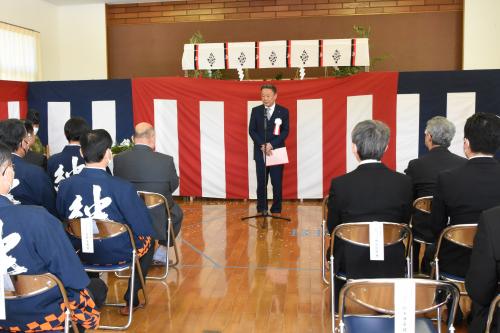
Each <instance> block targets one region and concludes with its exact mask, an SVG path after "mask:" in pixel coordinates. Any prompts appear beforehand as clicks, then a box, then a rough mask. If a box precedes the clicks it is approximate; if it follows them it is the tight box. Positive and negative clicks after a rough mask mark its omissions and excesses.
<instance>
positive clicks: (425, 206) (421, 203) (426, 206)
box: [410, 195, 433, 276]
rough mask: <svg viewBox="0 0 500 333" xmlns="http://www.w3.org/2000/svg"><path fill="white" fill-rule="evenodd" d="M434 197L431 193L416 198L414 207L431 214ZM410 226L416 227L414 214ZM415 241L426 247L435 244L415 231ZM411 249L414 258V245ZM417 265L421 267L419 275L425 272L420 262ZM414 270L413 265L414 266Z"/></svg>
mask: <svg viewBox="0 0 500 333" xmlns="http://www.w3.org/2000/svg"><path fill="white" fill-rule="evenodd" d="M432 198H433V197H432V195H431V196H426V197H420V198H417V199H415V201H413V208H415V209H416V210H418V211H419V212H421V213H423V214H426V215H430V214H431V210H432ZM410 227H411V230H412V231H413V228H414V227H415V222H414V221H413V216H412V219H411V221H410ZM413 241H414V242H416V243H419V244H420V246H422V247H424V248H426V247H427V246H431V245H432V244H433V243H430V242H427V241H425V240H424V239H422V238H420V237H418V236H415V233H413ZM411 251H412V258H413V247H412V249H411ZM412 263H413V261H412ZM417 265H418V268H419V271H418V274H419V276H422V275H423V274H422V272H421V270H420V262H417ZM412 266H413V265H412ZM412 271H413V267H412Z"/></svg>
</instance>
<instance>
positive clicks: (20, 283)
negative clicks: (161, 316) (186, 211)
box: [5, 191, 179, 333]
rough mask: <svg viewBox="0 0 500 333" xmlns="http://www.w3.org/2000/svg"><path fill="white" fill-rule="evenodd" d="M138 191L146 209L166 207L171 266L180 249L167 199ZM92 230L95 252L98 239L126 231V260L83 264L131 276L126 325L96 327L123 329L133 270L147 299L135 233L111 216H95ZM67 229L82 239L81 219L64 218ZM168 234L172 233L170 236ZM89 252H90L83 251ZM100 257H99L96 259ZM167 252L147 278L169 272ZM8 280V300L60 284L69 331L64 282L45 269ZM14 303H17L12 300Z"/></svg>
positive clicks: (38, 293)
mask: <svg viewBox="0 0 500 333" xmlns="http://www.w3.org/2000/svg"><path fill="white" fill-rule="evenodd" d="M138 195H139V196H140V197H141V198H142V199H143V200H144V202H145V204H146V206H147V207H148V209H153V208H155V207H158V206H161V205H163V206H164V207H165V210H166V217H167V228H168V230H169V232H168V233H167V244H171V242H172V244H173V247H174V253H175V257H176V258H175V261H174V263H172V264H171V265H172V266H175V265H177V264H178V262H179V252H178V248H177V243H176V241H175V237H173V236H171V235H173V232H174V231H173V223H172V219H171V215H170V209H169V207H168V203H167V200H166V198H165V197H164V196H162V195H161V194H158V193H152V192H144V191H139V192H138ZM93 222H94V223H95V224H94V229H95V230H94V234H93V239H92V241H93V247H94V253H99V252H101V253H102V251H105V249H100V248H99V247H100V246H101V243H102V241H103V240H106V239H110V240H111V239H112V238H114V237H119V236H120V235H127V236H124V237H128V239H129V240H130V242H129V246H130V247H129V249H127V251H128V250H129V251H130V257H129V258H128V259H127V260H124V261H123V262H121V263H119V264H109V263H106V264H95V263H92V264H83V267H84V269H85V271H86V272H88V273H115V275H116V276H117V277H119V278H131V286H130V301H129V309H128V318H127V322H126V323H125V325H122V326H117V325H100V326H99V329H110V330H126V329H128V328H129V327H130V325H131V323H132V318H133V304H134V299H133V297H134V295H133V290H134V283H135V282H134V281H135V276H136V274H138V275H139V281H140V283H141V286H142V290H143V296H144V305H145V304H146V303H147V293H146V283H145V279H144V278H143V274H142V270H141V266H140V264H139V257H138V251H137V248H136V246H135V241H134V235H133V233H132V230H131V229H130V227H129V226H128V225H126V224H123V223H119V222H116V221H111V220H94V221H93ZM65 224H66V231H67V233H68V234H69V235H72V236H73V237H75V238H77V239H82V220H81V219H73V220H70V221H66V222H65ZM170 237H173V238H172V239H170ZM86 255H89V254H86ZM90 255H92V254H90ZM96 261H97V262H98V261H99V260H98V259H97V260H96ZM171 265H170V264H169V256H168V251H167V257H166V263H165V264H164V271H163V272H162V274H161V275H160V276H148V277H146V279H147V280H160V281H163V280H165V279H166V278H167V275H168V273H169V267H170V266H171ZM128 270H129V271H130V275H122V274H121V273H123V272H125V271H128ZM11 280H12V282H13V285H14V291H5V300H6V301H7V302H16V301H19V300H23V299H26V298H29V297H38V296H43V295H42V294H44V293H46V292H49V291H51V290H52V289H53V288H56V287H59V290H60V293H61V297H62V300H63V303H64V304H65V309H66V310H65V326H64V332H68V330H69V327H70V323H71V318H72V315H73V314H72V313H71V310H70V306H69V301H68V297H67V294H66V291H65V289H64V286H63V284H62V283H61V282H60V281H59V279H58V278H57V277H56V276H54V275H53V274H50V273H47V274H42V275H18V276H12V277H11ZM13 304H16V303H13ZM105 305H107V306H120V307H122V306H125V305H126V304H125V303H106V304H105ZM71 326H72V328H73V331H74V332H76V333H78V328H77V327H76V325H75V324H74V323H73V324H71Z"/></svg>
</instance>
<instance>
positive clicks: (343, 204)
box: [328, 163, 412, 278]
mask: <svg viewBox="0 0 500 333" xmlns="http://www.w3.org/2000/svg"><path fill="white" fill-rule="evenodd" d="M411 201H412V192H411V180H410V178H409V177H408V176H405V175H403V174H400V173H397V172H395V171H392V170H390V169H389V168H387V167H386V166H385V165H384V164H382V163H367V164H362V165H360V166H358V167H357V168H356V169H355V170H354V171H352V172H349V173H347V174H345V175H343V176H340V177H337V178H334V179H333V180H332V182H331V186H330V198H329V200H328V230H329V231H330V232H332V231H333V229H334V228H335V227H336V226H337V225H339V224H341V223H346V222H371V221H383V222H397V223H408V222H409V220H410V214H411ZM385 252H386V253H385V255H384V256H385V260H384V261H370V254H369V249H366V248H363V249H362V248H360V247H358V246H352V245H349V244H345V243H343V242H341V241H339V240H335V248H334V255H335V258H336V259H335V263H336V270H341V271H343V272H345V273H346V274H347V275H348V277H352V278H357V277H364V278H368V277H397V276H403V275H404V272H405V271H404V267H405V263H404V255H403V248H402V247H401V246H400V244H396V246H391V247H386V251H385Z"/></svg>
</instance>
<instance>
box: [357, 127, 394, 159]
mask: <svg viewBox="0 0 500 333" xmlns="http://www.w3.org/2000/svg"><path fill="white" fill-rule="evenodd" d="M390 134H391V130H390V129H389V127H388V126H387V125H386V124H385V123H383V122H381V121H379V120H364V121H362V122H359V123H358V124H357V125H356V126H354V129H353V130H352V132H351V139H352V143H354V144H355V145H356V148H357V149H358V155H359V158H360V159H361V160H367V159H375V160H381V159H382V156H383V155H384V152H385V149H386V148H387V145H388V144H389V136H390Z"/></svg>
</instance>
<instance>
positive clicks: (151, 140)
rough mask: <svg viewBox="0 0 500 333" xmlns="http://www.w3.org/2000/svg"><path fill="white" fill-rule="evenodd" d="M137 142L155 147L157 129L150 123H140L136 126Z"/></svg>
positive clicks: (135, 139)
mask: <svg viewBox="0 0 500 333" xmlns="http://www.w3.org/2000/svg"><path fill="white" fill-rule="evenodd" d="M134 142H135V144H143V145H148V146H150V147H151V148H152V149H155V129H154V128H153V126H152V125H151V124H149V123H138V124H137V125H135V128H134Z"/></svg>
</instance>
